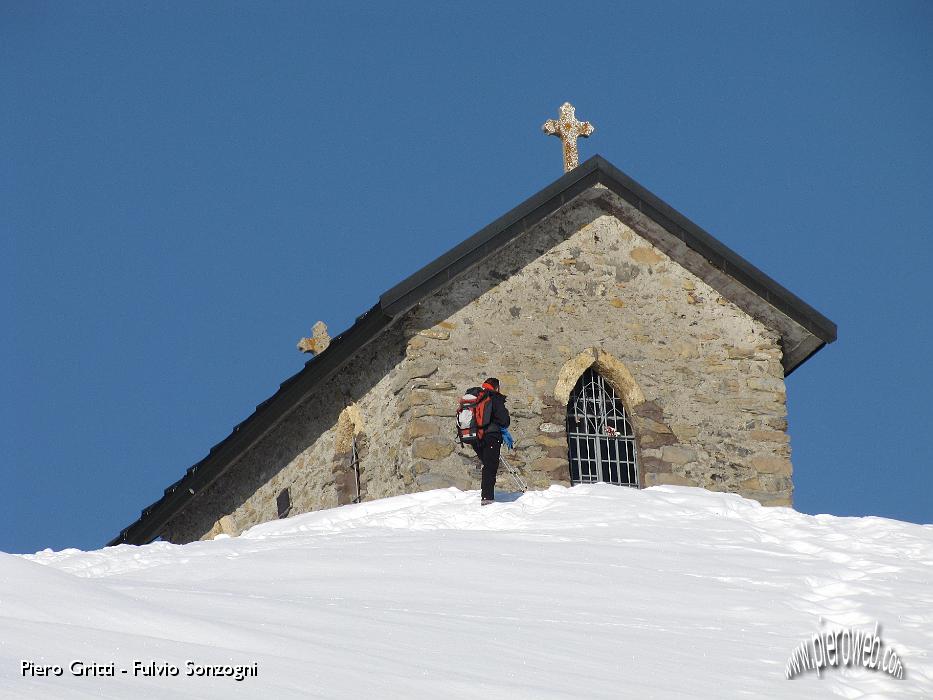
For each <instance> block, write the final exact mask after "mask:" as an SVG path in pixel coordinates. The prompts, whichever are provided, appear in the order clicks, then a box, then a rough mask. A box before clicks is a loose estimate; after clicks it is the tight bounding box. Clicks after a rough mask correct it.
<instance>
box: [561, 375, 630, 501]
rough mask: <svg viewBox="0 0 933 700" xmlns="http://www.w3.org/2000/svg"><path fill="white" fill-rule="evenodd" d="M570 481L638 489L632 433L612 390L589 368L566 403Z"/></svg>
mask: <svg viewBox="0 0 933 700" xmlns="http://www.w3.org/2000/svg"><path fill="white" fill-rule="evenodd" d="M567 442H568V460H569V462H570V481H571V483H573V484H591V483H597V482H605V483H609V484H618V485H621V486H634V487H637V486H638V458H637V455H636V448H635V432H634V431H633V430H632V424H631V422H630V421H629V418H628V415H627V414H626V411H625V406H624V405H623V404H622V400H621V398H620V397H619V396H618V395H617V394H616V390H615V388H614V387H613V386H612V384H610V383H609V382H607V381H606V379H605V378H604V377H603V376H602V375H601V374H600V373H599V372H598V371H597V370H596V369H595V368H594V367H592V366H591V367H589V368H588V369H587V370H586V371H585V372H583V374H582V375H580V378H579V379H578V380H577V383H576V385H575V386H574V387H573V389H572V390H571V392H570V398H569V400H568V401H567Z"/></svg>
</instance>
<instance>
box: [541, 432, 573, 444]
mask: <svg viewBox="0 0 933 700" xmlns="http://www.w3.org/2000/svg"><path fill="white" fill-rule="evenodd" d="M535 442H536V443H537V444H539V445H541V446H542V447H567V441H566V440H564V439H563V438H559V437H554V435H553V433H550V434H549V433H540V434H538V435H536V436H535Z"/></svg>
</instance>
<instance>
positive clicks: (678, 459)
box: [661, 445, 698, 464]
mask: <svg viewBox="0 0 933 700" xmlns="http://www.w3.org/2000/svg"><path fill="white" fill-rule="evenodd" d="M661 458H662V459H663V460H664V461H665V462H670V463H671V464H686V463H687V462H695V461H696V460H697V459H698V455H697V452H696V450H694V449H692V448H690V447H681V446H677V445H666V446H665V447H664V448H663V449H662V450H661Z"/></svg>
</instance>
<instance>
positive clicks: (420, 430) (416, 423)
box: [405, 418, 439, 442]
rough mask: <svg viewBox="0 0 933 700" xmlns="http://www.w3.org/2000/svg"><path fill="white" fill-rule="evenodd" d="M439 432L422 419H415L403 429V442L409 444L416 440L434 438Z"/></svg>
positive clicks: (437, 428) (434, 425) (430, 423)
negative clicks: (405, 441)
mask: <svg viewBox="0 0 933 700" xmlns="http://www.w3.org/2000/svg"><path fill="white" fill-rule="evenodd" d="M438 432H439V426H438V425H437V424H436V423H433V422H431V421H427V420H424V419H423V418H416V419H414V420H412V421H409V423H408V426H407V427H406V428H405V440H407V441H408V442H411V441H412V440H415V439H417V438H421V437H429V436H435V435H437V434H438Z"/></svg>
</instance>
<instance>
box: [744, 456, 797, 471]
mask: <svg viewBox="0 0 933 700" xmlns="http://www.w3.org/2000/svg"><path fill="white" fill-rule="evenodd" d="M751 466H752V468H753V469H754V470H755V471H757V472H758V473H759V474H787V475H790V473H791V471H792V468H791V464H790V460H789V459H786V458H784V457H771V456H766V455H758V456H757V457H752V459H751Z"/></svg>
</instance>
